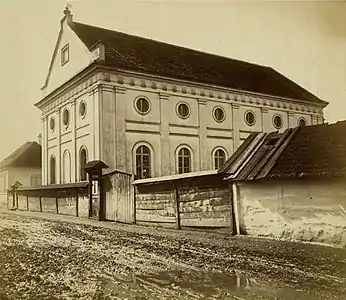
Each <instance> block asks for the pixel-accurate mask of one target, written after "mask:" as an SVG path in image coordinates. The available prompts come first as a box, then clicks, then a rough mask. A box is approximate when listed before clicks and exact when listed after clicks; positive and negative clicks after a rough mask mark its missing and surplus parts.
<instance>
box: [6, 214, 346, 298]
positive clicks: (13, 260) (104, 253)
mask: <svg viewBox="0 0 346 300" xmlns="http://www.w3.org/2000/svg"><path fill="white" fill-rule="evenodd" d="M0 299H4V300H6V299H38V300H39V299H346V249H337V248H332V247H325V246H318V245H310V244H300V243H289V242H278V241H274V240H265V239H252V238H247V237H229V236H225V235H222V234H216V233H199V232H193V231H189V232H188V231H175V230H165V229H155V228H145V227H138V226H129V225H119V224H114V223H99V222H97V221H92V220H83V219H78V218H69V217H62V216H56V215H47V214H45V215H44V214H39V213H37V214H35V213H26V212H16V213H8V212H0Z"/></svg>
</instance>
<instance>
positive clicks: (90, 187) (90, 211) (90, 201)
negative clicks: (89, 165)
mask: <svg viewBox="0 0 346 300" xmlns="http://www.w3.org/2000/svg"><path fill="white" fill-rule="evenodd" d="M88 188H89V218H91V217H92V216H93V207H92V206H93V184H92V180H91V176H90V174H89V186H88Z"/></svg>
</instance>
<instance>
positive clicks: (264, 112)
mask: <svg viewBox="0 0 346 300" xmlns="http://www.w3.org/2000/svg"><path fill="white" fill-rule="evenodd" d="M268 119H269V118H268V109H267V108H265V107H261V124H262V132H266V131H269V128H270V126H269V124H268Z"/></svg>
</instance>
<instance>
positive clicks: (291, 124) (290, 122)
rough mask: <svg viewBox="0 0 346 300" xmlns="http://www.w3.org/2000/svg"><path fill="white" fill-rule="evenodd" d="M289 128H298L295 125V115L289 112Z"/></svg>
mask: <svg viewBox="0 0 346 300" xmlns="http://www.w3.org/2000/svg"><path fill="white" fill-rule="evenodd" d="M287 119H288V128H293V127H296V126H297V124H295V123H294V113H293V112H292V111H289V112H287Z"/></svg>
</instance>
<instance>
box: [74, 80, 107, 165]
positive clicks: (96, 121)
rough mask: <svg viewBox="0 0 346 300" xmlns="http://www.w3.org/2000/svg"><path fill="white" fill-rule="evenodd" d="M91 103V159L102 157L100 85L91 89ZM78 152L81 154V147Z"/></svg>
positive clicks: (89, 157)
mask: <svg viewBox="0 0 346 300" xmlns="http://www.w3.org/2000/svg"><path fill="white" fill-rule="evenodd" d="M89 103H90V105H91V106H92V120H91V121H90V131H91V133H92V141H91V142H92V147H91V149H89V151H88V160H89V161H91V160H97V159H101V158H100V118H99V115H100V103H99V89H98V87H96V88H93V89H91V90H90V91H89ZM77 152H78V154H79V149H77ZM78 154H77V155H78ZM77 157H78V156H77ZM77 162H78V161H77Z"/></svg>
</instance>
